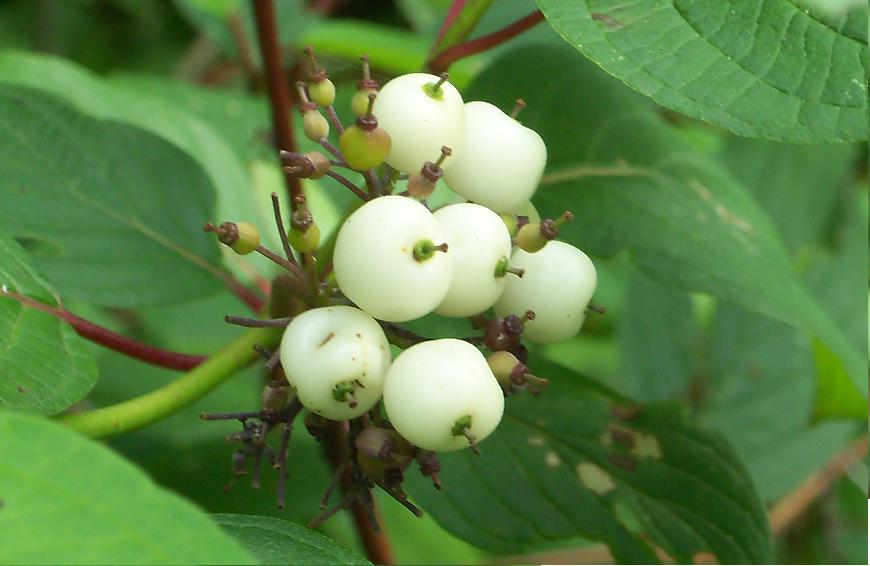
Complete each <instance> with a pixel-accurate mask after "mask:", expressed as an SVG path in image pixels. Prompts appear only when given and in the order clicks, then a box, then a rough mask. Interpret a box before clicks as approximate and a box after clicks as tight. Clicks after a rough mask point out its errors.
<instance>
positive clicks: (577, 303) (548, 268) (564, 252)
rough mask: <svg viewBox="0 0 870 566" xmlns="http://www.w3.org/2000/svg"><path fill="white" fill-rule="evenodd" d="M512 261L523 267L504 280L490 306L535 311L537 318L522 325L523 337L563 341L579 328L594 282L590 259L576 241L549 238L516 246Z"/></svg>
mask: <svg viewBox="0 0 870 566" xmlns="http://www.w3.org/2000/svg"><path fill="white" fill-rule="evenodd" d="M511 267H515V268H520V269H524V270H525V273H524V274H523V277H522V278H519V277H511V278H509V279H508V280H507V282H506V284H505V289H504V293H502V296H501V297H500V298H499V299H498V302H496V303H495V306H494V307H493V308H494V309H495V312H496V314H497V315H498V316H506V315H508V314H517V315H521V314H522V313H524V312H526V311H527V310H531V311H534V312H535V319H534V320H530V321H528V322H526V323H525V329H524V330H523V338H527V339H529V340H531V341H532V342H539V343H542V344H545V343H550V342H561V341H562V340H567V339H568V338H571V337H572V336H574V335H575V334H577V332H578V331H579V330H580V327H581V326H582V325H583V320H584V319H585V317H586V307H587V305H588V304H589V301H590V300H591V299H592V293H593V292H594V291H595V285H596V283H597V275H596V272H595V266H594V265H593V264H592V260H590V259H589V257H588V256H587V255H586V254H584V253H583V252H582V251H580V250H578V249H577V248H575V247H574V246H571V245H568V244H566V243H564V242H557V241H552V242H549V243H547V245H546V246H544V248H543V249H541V250H540V251H538V252H535V253H533V254H530V253H527V252H524V251H523V250H521V249H516V250H515V251H514V253H513V255H512V256H511Z"/></svg>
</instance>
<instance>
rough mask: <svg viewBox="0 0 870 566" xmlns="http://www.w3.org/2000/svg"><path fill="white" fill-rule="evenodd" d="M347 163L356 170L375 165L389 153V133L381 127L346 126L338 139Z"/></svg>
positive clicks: (366, 168) (381, 161)
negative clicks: (371, 128) (367, 128)
mask: <svg viewBox="0 0 870 566" xmlns="http://www.w3.org/2000/svg"><path fill="white" fill-rule="evenodd" d="M338 145H339V147H341V152H342V153H343V154H344V159H345V161H347V164H348V165H349V166H350V167H351V168H352V169H356V170H357V171H366V170H368V169H371V168H372V167H377V166H378V165H380V164H381V163H383V162H384V159H386V157H387V154H389V153H390V145H391V141H390V134H388V133H387V131H386V130H384V129H383V128H375V129H373V130H365V129H363V128H360V127H359V126H351V127H349V128H347V129H346V130H345V131H344V133H342V134H341V137H340V138H339V139H338Z"/></svg>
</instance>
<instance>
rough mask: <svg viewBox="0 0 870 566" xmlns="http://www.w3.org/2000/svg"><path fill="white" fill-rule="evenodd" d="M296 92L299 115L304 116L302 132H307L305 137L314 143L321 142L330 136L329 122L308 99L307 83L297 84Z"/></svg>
mask: <svg viewBox="0 0 870 566" xmlns="http://www.w3.org/2000/svg"><path fill="white" fill-rule="evenodd" d="M296 90H297V92H298V93H299V113H300V114H302V130H303V131H304V132H305V137H307V138H308V139H310V140H311V141H313V142H319V141H320V140H322V139H323V138H325V137H327V136H328V135H329V122H327V121H326V118H324V117H323V115H322V114H321V113H320V112H319V111H318V110H317V104H315V103H314V102H312V101H311V100H310V99H309V98H308V93H307V92H306V91H305V83H303V82H302V81H299V82H297V83H296Z"/></svg>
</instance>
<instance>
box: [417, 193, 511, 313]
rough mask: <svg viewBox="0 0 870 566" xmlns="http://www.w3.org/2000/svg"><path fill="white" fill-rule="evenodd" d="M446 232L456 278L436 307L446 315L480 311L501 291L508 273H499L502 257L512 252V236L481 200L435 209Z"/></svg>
mask: <svg viewBox="0 0 870 566" xmlns="http://www.w3.org/2000/svg"><path fill="white" fill-rule="evenodd" d="M434 216H435V220H437V221H438V223H439V224H440V225H441V227H442V228H444V230H445V232H446V234H447V244H448V245H449V249H450V252H449V253H448V254H447V255H448V256H449V257H450V259H451V260H452V262H453V278H452V281H451V284H450V290H449V291H448V292H447V296H446V297H444V300H443V301H441V304H439V305H438V306H437V307H436V308H435V312H437V313H438V314H442V315H444V316H455V317H464V316H472V315H475V314H479V313H481V312H483V311H485V310H486V309H488V308H489V307H491V306H492V305H493V304H494V303H495V301H496V300H497V299H498V297H499V295H501V293H502V290H503V289H504V285H505V280H506V279H507V278H508V277H515V276H514V275H511V274H507V275H503V276H502V277H496V275H495V271H496V267H497V266H498V263H499V261H501V260H502V259H505V260H506V259H508V258H509V257H510V255H511V237H510V234H508V231H507V228H506V227H505V224H504V222H503V221H502V219H501V217H499V215H498V214H496V213H495V212H493V211H491V210H490V209H488V208H486V207H484V206H480V205H479V204H471V203H464V204H451V205H449V206H445V207H442V208H439V209H438V210H437V211H435V214H434Z"/></svg>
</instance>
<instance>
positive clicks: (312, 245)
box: [287, 223, 320, 254]
mask: <svg viewBox="0 0 870 566" xmlns="http://www.w3.org/2000/svg"><path fill="white" fill-rule="evenodd" d="M287 237H288V239H289V240H290V245H291V246H293V249H294V250H296V251H297V252H299V253H303V254H307V253H309V252H313V251H314V250H316V249H317V247H318V246H319V245H320V228H318V227H317V224H314V223H311V224H309V225H308V227H307V228H305V229H304V230H300V229H297V228H292V229H291V230H290V234H288V236H287Z"/></svg>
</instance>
